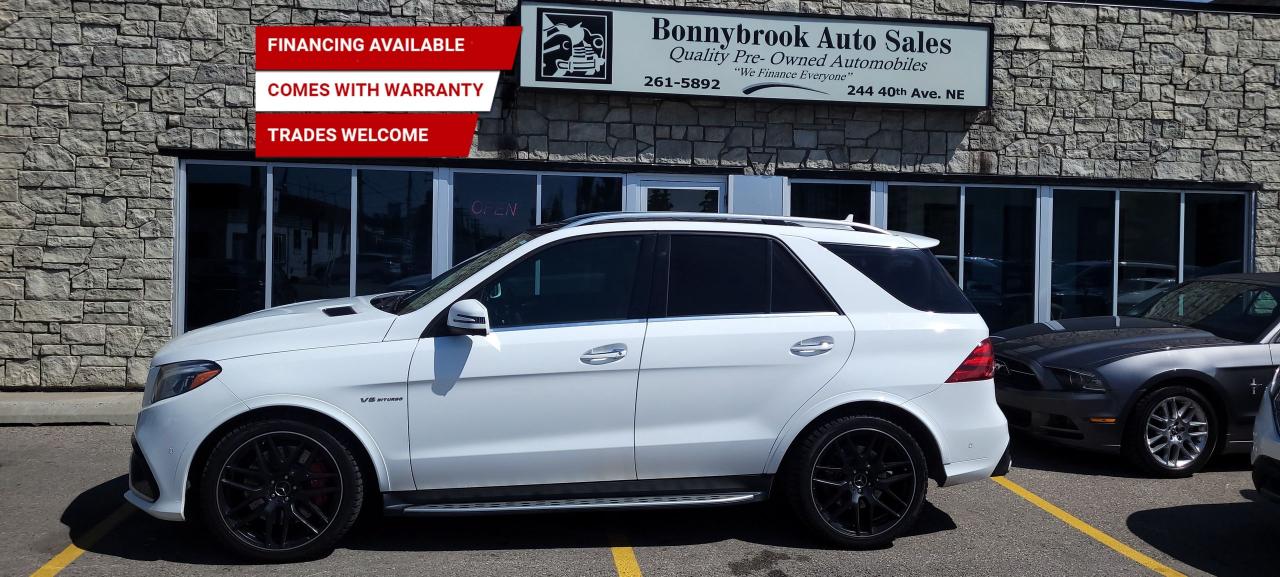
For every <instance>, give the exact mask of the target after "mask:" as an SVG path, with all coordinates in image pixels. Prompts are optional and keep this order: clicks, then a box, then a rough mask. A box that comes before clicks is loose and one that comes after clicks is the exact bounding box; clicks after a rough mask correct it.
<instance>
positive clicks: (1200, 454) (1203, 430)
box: [1122, 386, 1219, 478]
mask: <svg viewBox="0 0 1280 577" xmlns="http://www.w3.org/2000/svg"><path fill="white" fill-rule="evenodd" d="M1218 426H1219V425H1218V420H1217V419H1216V418H1215V415H1214V413H1213V405H1212V404H1210V403H1209V399H1206V398H1205V397H1204V395H1202V394H1200V393H1199V391H1196V390H1195V389H1192V388H1189V387H1183V386H1171V387H1163V388H1160V389H1156V390H1155V391H1152V392H1150V393H1148V394H1147V395H1146V396H1144V397H1142V399H1141V400H1140V401H1138V404H1137V406H1135V407H1134V409H1133V414H1132V415H1131V416H1130V418H1129V425H1128V426H1127V427H1126V428H1125V438H1124V440H1123V441H1122V445H1123V447H1124V453H1125V456H1126V457H1127V458H1128V459H1129V461H1130V462H1132V463H1133V464H1135V465H1137V466H1138V467H1139V468H1141V469H1142V470H1144V471H1146V472H1147V473H1149V474H1151V475H1154V476H1157V477H1169V478H1173V477H1189V476H1191V475H1192V474H1193V473H1195V472H1197V471H1199V470H1200V469H1203V468H1204V466H1205V465H1206V464H1208V463H1209V459H1210V458H1211V457H1212V456H1213V452H1214V450H1215V449H1217V445H1218V437H1219V435H1218Z"/></svg>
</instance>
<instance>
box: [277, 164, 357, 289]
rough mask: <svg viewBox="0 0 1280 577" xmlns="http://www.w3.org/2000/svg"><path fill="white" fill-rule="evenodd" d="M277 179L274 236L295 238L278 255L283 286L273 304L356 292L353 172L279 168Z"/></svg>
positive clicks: (326, 169)
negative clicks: (353, 282) (353, 276)
mask: <svg viewBox="0 0 1280 577" xmlns="http://www.w3.org/2000/svg"><path fill="white" fill-rule="evenodd" d="M272 179H273V185H274V187H275V199H276V202H275V215H274V216H273V218H274V219H275V220H274V221H273V223H272V228H273V231H274V234H275V236H276V237H277V238H286V237H288V236H292V237H293V239H294V242H293V244H290V245H288V246H289V247H290V248H289V249H288V250H282V251H278V252H277V253H276V254H275V257H274V258H275V265H276V266H277V267H280V268H281V269H282V274H283V276H284V279H283V283H274V281H273V284H283V285H284V286H282V287H279V288H278V290H274V291H273V292H274V293H275V294H274V295H273V296H272V300H271V304H272V306H278V305H282V304H288V303H293V302H300V301H308V300H313V299H326V298H336V297H344V296H348V295H349V294H351V261H350V260H349V257H348V254H349V253H350V247H351V171H350V170H345V169H336V168H296V167H280V166H278V167H276V168H275V169H274V171H273V173H272ZM335 243H336V244H335ZM281 244H283V243H281ZM330 247H333V248H330Z"/></svg>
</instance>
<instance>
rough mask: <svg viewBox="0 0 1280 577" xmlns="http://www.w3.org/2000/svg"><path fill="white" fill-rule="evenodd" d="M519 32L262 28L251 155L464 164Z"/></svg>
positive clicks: (458, 28)
mask: <svg viewBox="0 0 1280 577" xmlns="http://www.w3.org/2000/svg"><path fill="white" fill-rule="evenodd" d="M519 34H520V30H519V28H516V27H505V26H456V27H444V26H341V27H339V26H259V27H257V28H256V29H255V30H254V36H255V37H254V45H255V47H256V49H257V52H256V54H255V56H256V58H255V68H256V70H257V75H256V78H255V82H254V109H255V111H256V112H257V114H256V116H255V126H254V153H255V155H256V156H258V157H261V158H346V157H465V156H467V154H468V153H469V152H470V150H471V140H472V138H473V136H474V135H475V129H476V123H477V121H478V119H479V115H477V114H476V113H477V112H486V111H488V110H490V109H491V108H492V107H493V96H494V92H495V91H496V90H497V85H498V75H499V71H502V70H509V69H511V66H512V62H513V61H514V60H515V51H516V43H517V40H518V38H519ZM422 112H430V113H432V114H419V113H422ZM336 113H341V114H336Z"/></svg>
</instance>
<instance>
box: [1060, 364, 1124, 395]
mask: <svg viewBox="0 0 1280 577" xmlns="http://www.w3.org/2000/svg"><path fill="white" fill-rule="evenodd" d="M1049 372H1051V373H1053V376H1054V377H1055V378H1057V379H1058V382H1059V383H1061V384H1062V386H1063V387H1064V388H1066V389H1069V390H1073V391H1089V392H1094V393H1105V392H1107V391H1109V390H1110V389H1109V388H1107V385H1106V383H1104V382H1102V377H1100V376H1098V373H1095V372H1093V371H1087V370H1084V369H1059V368H1050V369H1049Z"/></svg>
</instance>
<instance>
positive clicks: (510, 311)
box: [126, 213, 1009, 561]
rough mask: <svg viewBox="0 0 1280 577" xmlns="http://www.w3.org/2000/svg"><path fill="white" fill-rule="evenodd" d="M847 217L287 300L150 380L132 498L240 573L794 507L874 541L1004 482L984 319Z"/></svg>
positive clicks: (836, 533) (585, 219) (724, 220)
mask: <svg viewBox="0 0 1280 577" xmlns="http://www.w3.org/2000/svg"><path fill="white" fill-rule="evenodd" d="M936 244H937V241H934V240H932V239H927V238H924V237H919V236H914V235H907V234H900V233H890V232H888V231H884V230H881V229H877V228H873V227H868V226H865V225H861V224H856V223H852V222H842V221H829V220H811V219H792V218H782V217H754V216H744V215H699V214H681V213H666V214H663V213H647V214H645V213H641V214H636V213H630V214H628V213H605V214H597V215H586V216H582V217H577V218H575V219H570V220H568V221H565V222H562V223H556V224H550V225H542V226H539V227H537V228H534V229H532V230H529V231H527V232H525V233H522V234H520V235H518V236H516V237H514V238H511V239H510V240H507V241H505V242H503V243H501V244H499V245H497V246H495V247H493V248H491V249H489V250H488V251H486V252H483V253H481V254H479V255H477V256H475V257H472V258H471V259H469V260H466V261H464V262H462V263H460V264H458V265H457V266H455V267H454V268H452V269H450V270H448V271H446V272H444V273H442V274H440V275H439V276H437V277H435V278H434V279H432V280H430V281H429V282H428V283H427V284H426V285H425V286H423V287H421V288H420V289H418V290H416V291H414V292H411V293H407V292H400V293H392V294H384V295H378V296H372V297H357V298H348V299H336V300H328V301H312V302H304V303H297V304H292V305H288V306H282V307H277V308H271V309H267V310H264V311H260V312H256V313H252V314H248V315H245V316H242V317H239V318H236V319H232V320H229V321H225V322H222V323H218V324H214V325H211V326H208V327H205V328H201V329H198V330H194V331H191V332H189V333H186V334H184V335H182V336H180V337H178V338H176V339H174V340H173V341H172V342H170V343H169V344H168V345H166V346H165V347H164V348H163V349H162V350H160V351H159V352H158V353H157V354H156V356H155V359H154V361H153V364H152V369H151V373H150V376H149V378H148V382H147V386H146V391H145V393H144V401H143V408H142V410H141V411H140V413H139V415H138V424H137V427H136V429H135V433H134V437H135V439H134V453H133V457H132V462H131V467H130V476H129V478H130V481H129V483H130V489H129V491H128V493H127V495H126V497H127V498H128V500H129V501H130V502H132V503H133V504H135V505H136V506H138V507H140V508H142V509H143V510H145V511H147V512H148V513H150V514H151V515H153V516H156V517H159V518H161V519H169V520H182V519H187V518H191V517H193V516H196V517H199V518H201V519H203V521H204V523H205V524H206V525H207V527H208V529H209V530H210V531H211V532H212V533H213V534H214V535H215V536H216V537H217V538H218V539H219V540H220V541H221V542H223V543H224V544H226V545H227V546H228V547H230V548H231V549H233V550H234V551H236V552H239V553H241V554H243V555H245V556H249V557H252V558H256V559H261V560H272V561H283V560H292V559H300V558H307V557H314V556H317V555H322V554H324V553H325V552H327V551H329V550H331V549H332V548H333V547H334V546H335V544H336V542H337V541H338V540H339V538H341V537H342V535H343V534H344V533H345V532H346V531H347V529H348V528H349V527H350V526H351V524H352V523H353V521H354V520H355V518H356V517H357V516H358V515H359V514H360V512H361V509H362V507H363V506H364V505H365V504H367V503H373V504H376V505H380V506H381V509H382V511H383V512H385V513H387V514H397V515H456V514H464V513H505V512H519V511H537V510H567V509H589V508H614V509H626V508H639V507H666V506H697V505H724V504H733V503H746V502H752V501H758V500H762V499H765V498H766V497H770V496H772V497H777V498H781V499H785V500H786V501H787V502H789V503H790V505H791V507H792V508H793V509H794V510H795V512H796V513H797V514H798V516H799V518H800V519H801V520H803V521H804V522H805V523H806V524H807V525H808V526H809V527H811V528H812V529H813V530H814V531H815V532H816V533H817V534H818V535H819V536H822V537H825V538H827V539H829V540H831V541H834V542H836V543H837V544H841V545H844V546H850V547H866V546H877V545H881V544H884V543H887V542H889V541H891V540H892V539H893V538H894V537H895V536H897V535H899V534H901V533H902V532H903V531H904V530H907V529H908V528H909V527H911V526H912V524H913V523H914V522H915V519H916V517H917V516H918V514H919V512H920V509H921V507H922V504H923V503H924V499H925V491H926V488H927V486H928V480H929V479H933V480H935V481H937V483H938V484H939V485H944V486H945V485H954V484H958V483H963V482H967V481H973V480H976V479H981V478H984V477H987V476H989V475H992V474H1002V473H1003V472H1004V471H1006V470H1007V469H1008V464H1009V457H1008V452H1007V448H1008V440H1009V436H1008V427H1007V424H1006V422H1005V418H1004V415H1003V414H1001V412H1000V410H999V408H998V407H997V406H996V401H995V391H994V385H993V383H992V378H991V375H992V371H993V367H994V357H993V353H992V348H991V345H990V342H989V341H988V339H987V327H986V325H985V324H984V323H983V320H982V318H981V317H979V316H978V315H977V314H976V313H975V312H974V309H973V307H972V305H971V304H970V303H969V302H968V301H967V300H966V299H965V297H964V295H963V294H962V293H961V292H960V290H959V288H958V287H957V286H956V285H955V283H954V282H952V281H951V279H950V277H949V276H948V275H947V273H946V272H945V270H944V269H943V268H942V266H941V265H940V264H939V263H938V261H937V260H936V259H935V258H934V257H933V255H932V254H931V253H930V252H929V251H928V250H927V249H928V248H930V247H932V246H934V245H936Z"/></svg>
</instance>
